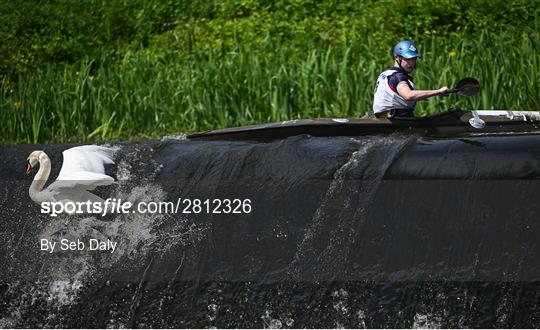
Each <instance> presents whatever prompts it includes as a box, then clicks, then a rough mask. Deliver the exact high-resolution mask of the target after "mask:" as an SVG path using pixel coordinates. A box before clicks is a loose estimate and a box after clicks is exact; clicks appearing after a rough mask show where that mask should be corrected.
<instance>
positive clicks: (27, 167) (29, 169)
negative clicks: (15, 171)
mask: <svg viewBox="0 0 540 330" xmlns="http://www.w3.org/2000/svg"><path fill="white" fill-rule="evenodd" d="M24 171H25V172H26V174H28V173H30V171H32V165H30V162H29V161H26V165H25V166H24Z"/></svg>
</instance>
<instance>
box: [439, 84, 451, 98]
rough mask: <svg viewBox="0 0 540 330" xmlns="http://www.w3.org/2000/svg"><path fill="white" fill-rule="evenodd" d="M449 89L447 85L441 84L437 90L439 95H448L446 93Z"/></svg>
mask: <svg viewBox="0 0 540 330" xmlns="http://www.w3.org/2000/svg"><path fill="white" fill-rule="evenodd" d="M449 90H450V89H449V88H448V86H443V87H441V88H439V89H438V92H439V95H441V96H448V95H449V94H448V93H447V92H448V91H449Z"/></svg>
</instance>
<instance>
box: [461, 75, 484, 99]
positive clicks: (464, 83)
mask: <svg viewBox="0 0 540 330" xmlns="http://www.w3.org/2000/svg"><path fill="white" fill-rule="evenodd" d="M456 90H457V93H458V95H461V96H473V95H474V94H476V93H478V91H479V90H480V83H479V82H478V80H476V79H474V78H470V77H469V78H463V79H461V80H460V81H459V82H458V84H457V87H456Z"/></svg>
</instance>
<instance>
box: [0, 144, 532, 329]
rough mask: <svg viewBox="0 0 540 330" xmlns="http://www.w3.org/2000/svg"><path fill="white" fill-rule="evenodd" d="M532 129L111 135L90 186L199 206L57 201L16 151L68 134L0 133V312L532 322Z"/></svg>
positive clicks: (144, 318)
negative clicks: (67, 205)
mask: <svg viewBox="0 0 540 330" xmlns="http://www.w3.org/2000/svg"><path fill="white" fill-rule="evenodd" d="M538 142H540V138H538V137H536V136H505V137H469V138H448V139H439V140H435V139H431V140H430V139H426V138H420V137H418V136H413V135H381V136H366V137H333V138H313V137H308V136H295V137H290V138H288V139H284V140H279V141H274V142H267V143H257V142H250V141H236V142H231V141H228V142H225V141H209V142H203V141H189V140H186V139H185V137H183V136H180V137H167V138H164V139H163V140H162V141H159V142H145V143H129V144H126V143H111V144H108V145H107V146H109V147H112V148H113V149H114V150H115V152H114V160H115V165H114V166H110V167H108V168H107V172H108V173H109V174H111V175H112V176H114V177H115V178H116V181H117V183H116V184H114V185H112V186H109V187H100V188H98V189H97V191H96V193H97V194H98V195H100V196H101V197H103V198H107V197H110V198H116V199H119V200H122V201H130V202H132V203H134V204H135V203H145V204H146V205H148V204H149V203H152V202H173V203H176V202H177V201H178V199H179V198H181V199H182V200H183V201H186V200H187V201H189V202H193V201H194V200H197V199H198V200H201V201H203V202H204V201H206V200H208V204H207V205H208V207H207V206H206V205H205V204H200V206H201V208H200V209H196V208H194V205H193V204H192V205H191V207H188V208H186V207H185V205H186V204H181V206H182V207H180V208H178V209H176V212H161V213H155V214H148V213H141V212H129V213H125V214H108V215H105V216H101V215H98V214H79V215H67V214H59V215H58V216H56V217H52V216H50V215H49V214H43V213H41V212H40V206H39V205H37V204H35V203H34V202H32V201H31V200H30V198H29V195H28V187H29V186H30V183H31V180H32V178H31V176H25V175H24V174H23V169H24V166H23V165H24V160H25V159H26V157H27V156H28V154H29V153H30V152H31V151H32V150H36V149H41V150H44V151H45V152H46V153H47V154H48V155H49V156H50V157H51V161H52V166H53V170H52V173H51V180H49V183H50V182H52V178H55V177H56V175H57V174H58V172H59V167H60V164H61V162H62V156H61V152H62V151H63V150H65V149H67V148H69V147H71V146H66V145H43V146H17V147H3V148H0V156H1V157H0V164H1V168H0V180H1V186H0V208H1V209H0V215H1V216H0V219H1V222H0V240H1V241H2V244H0V262H1V267H2V269H1V270H0V297H1V299H0V327H50V328H52V327H74V328H77V327H115V328H122V327H197V328H203V327H204V328H206V327H235V328H238V327H262V328H291V327H293V328H301V327H325V328H326V327H339V328H341V327H359V328H364V327H414V328H424V327H428V328H439V327H537V326H538V325H539V324H540V322H539V318H540V315H539V311H540V306H539V305H538V304H539V303H538V301H540V300H539V299H538V298H539V296H540V290H539V289H540V288H539V287H538V283H540V282H538V281H539V280H540V265H539V260H540V259H539V258H538V257H539V256H540V251H539V249H538V247H537V245H538V244H537V240H538V237H539V226H538V224H537V222H538V219H539V215H540V214H539V213H540V208H538V207H537V206H536V203H537V196H539V194H538V193H539V192H540V185H539V184H538V178H540V156H539V155H540V150H539V149H540V143H538ZM215 200H218V201H215ZM225 200H230V201H234V200H238V201H239V202H238V207H237V208H236V211H238V212H237V213H232V212H226V206H225V204H226V202H223V201H225ZM240 202H243V203H244V204H241V203H240ZM246 203H247V204H246ZM218 205H219V207H218ZM210 206H211V207H210ZM233 208H234V207H233ZM197 210H199V211H200V212H196V211H197ZM182 211H190V213H189V212H182ZM215 211H217V212H215ZM218 212H220V213H218ZM41 239H47V240H50V241H51V242H57V243H58V245H59V243H60V242H61V241H62V240H68V241H73V242H76V241H77V240H80V241H83V242H88V241H89V240H90V239H99V240H100V241H107V240H110V241H112V242H115V243H116V248H115V250H114V252H112V251H110V250H109V251H88V249H83V250H81V251H78V250H75V251H62V250H60V249H56V250H55V251H53V252H52V253H50V252H49V251H42V250H41V249H40V247H41V245H40V240H41Z"/></svg>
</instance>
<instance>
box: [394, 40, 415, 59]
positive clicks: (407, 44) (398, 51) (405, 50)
mask: <svg viewBox="0 0 540 330" xmlns="http://www.w3.org/2000/svg"><path fill="white" fill-rule="evenodd" d="M398 55H399V56H401V57H403V58H417V57H421V56H420V53H418V49H416V46H415V45H414V44H413V43H412V41H409V40H402V41H400V42H398V43H397V45H395V46H394V48H393V49H392V56H393V57H396V56H398Z"/></svg>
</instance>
